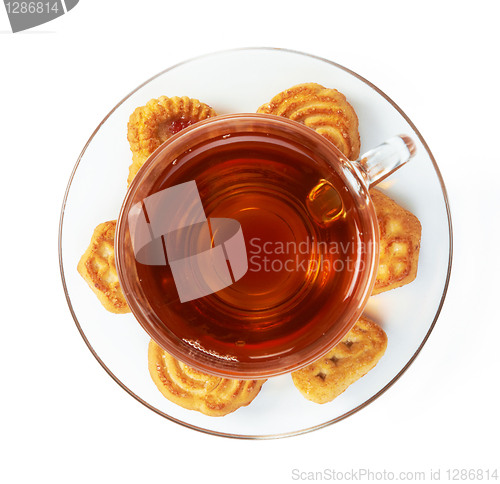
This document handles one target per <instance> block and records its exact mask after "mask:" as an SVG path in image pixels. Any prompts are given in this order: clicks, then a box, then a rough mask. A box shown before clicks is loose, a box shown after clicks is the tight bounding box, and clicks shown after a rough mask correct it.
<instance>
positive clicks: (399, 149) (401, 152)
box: [356, 134, 417, 188]
mask: <svg viewBox="0 0 500 484" xmlns="http://www.w3.org/2000/svg"><path fill="white" fill-rule="evenodd" d="M416 152H417V146H416V145H415V142H414V141H413V140H412V139H411V138H410V137H409V136H407V135H405V134H402V135H399V136H394V137H393V138H390V139H388V140H387V141H386V142H385V143H382V144H381V145H379V146H377V147H376V148H374V149H373V150H370V151H368V152H366V153H365V154H364V155H363V156H361V157H360V158H359V159H358V160H357V162H356V163H357V164H358V166H359V167H360V168H361V170H362V172H363V173H364V175H365V176H366V180H367V182H368V187H369V188H371V187H373V186H375V185H376V184H377V183H379V182H381V181H382V180H384V179H385V178H387V177H388V176H389V175H391V174H392V173H394V172H395V171H396V170H397V169H398V168H401V167H402V166H403V165H404V164H405V163H407V162H408V161H410V159H411V158H413V156H415V154H416Z"/></svg>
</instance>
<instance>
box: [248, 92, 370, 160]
mask: <svg viewBox="0 0 500 484" xmlns="http://www.w3.org/2000/svg"><path fill="white" fill-rule="evenodd" d="M257 112H258V113H263V114H274V115H276V116H283V117H285V118H289V119H293V120H294V121H297V122H299V123H303V124H305V125H306V126H308V127H309V128H312V129H314V130H316V132H317V133H319V134H320V135H322V136H324V137H325V138H327V139H328V140H330V141H331V142H332V143H333V144H334V145H335V146H336V147H337V148H338V149H339V150H340V151H342V153H343V154H344V155H345V156H347V157H348V158H349V159H350V160H356V159H357V158H358V156H359V150H360V141H359V132H358V116H357V115H356V112H355V111H354V109H353V108H352V106H351V105H350V104H349V103H348V102H347V100H346V98H345V96H344V95H343V94H342V93H340V92H339V91H337V90H336V89H328V88H326V87H323V86H321V85H320V84H316V83H314V82H309V83H305V84H298V85H296V86H293V87H291V88H290V89H287V90H286V91H283V92H280V93H279V94H277V95H276V96H274V97H273V98H272V99H271V101H270V102H269V103H268V104H264V105H262V106H261V107H260V108H259V109H258V110H257Z"/></svg>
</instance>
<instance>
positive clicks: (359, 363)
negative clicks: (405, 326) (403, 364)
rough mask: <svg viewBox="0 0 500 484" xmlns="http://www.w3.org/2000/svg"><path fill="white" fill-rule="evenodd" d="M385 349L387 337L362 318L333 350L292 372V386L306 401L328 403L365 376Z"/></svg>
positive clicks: (374, 325) (379, 328) (376, 326)
mask: <svg viewBox="0 0 500 484" xmlns="http://www.w3.org/2000/svg"><path fill="white" fill-rule="evenodd" d="M386 348H387V336H386V334H385V333H384V331H383V330H382V328H381V327H380V326H378V324H375V323H374V322H373V321H371V320H369V319H368V318H367V317H365V316H361V317H360V318H359V320H358V322H357V323H356V324H355V326H354V327H353V328H352V329H351V331H350V332H349V333H348V334H347V335H346V336H345V338H344V339H343V340H342V341H341V342H340V343H339V344H338V345H337V346H335V348H333V349H332V350H330V351H329V352H328V353H327V354H326V355H325V356H323V357H322V358H320V359H319V360H318V361H316V362H314V363H312V364H311V365H309V366H306V367H305V368H302V369H300V370H297V371H294V372H293V373H292V379H293V383H294V384H295V386H296V387H297V388H298V390H299V391H300V393H302V395H303V396H304V397H305V398H307V399H308V400H311V401H312V402H315V403H327V402H331V401H332V400H333V399H335V398H337V397H338V396H339V395H340V394H341V393H343V392H344V391H345V390H346V389H347V387H349V386H350V385H352V384H353V383H354V382H355V381H357V380H359V379H360V378H361V377H362V376H364V375H366V373H368V372H369V371H370V370H371V369H372V368H373V367H374V366H375V365H376V364H377V363H378V362H379V360H380V358H382V356H383V355H384V353H385V350H386Z"/></svg>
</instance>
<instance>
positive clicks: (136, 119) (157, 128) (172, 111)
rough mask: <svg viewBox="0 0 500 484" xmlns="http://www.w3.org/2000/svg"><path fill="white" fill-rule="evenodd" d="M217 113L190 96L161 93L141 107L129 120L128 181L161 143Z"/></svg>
mask: <svg viewBox="0 0 500 484" xmlns="http://www.w3.org/2000/svg"><path fill="white" fill-rule="evenodd" d="M213 116H217V114H216V112H215V111H214V110H213V109H212V108H211V107H210V106H208V105H207V104H204V103H202V102H200V101H198V99H190V98H188V97H187V96H183V97H177V96H176V97H166V96H161V97H160V98H158V99H151V100H150V101H149V102H148V103H147V104H146V105H145V106H141V107H139V108H137V109H136V110H135V111H134V112H133V113H132V114H131V116H130V119H129V122H128V132H127V139H128V141H129V143H130V150H131V151H132V164H131V165H130V168H129V176H128V184H129V185H130V182H131V181H132V179H133V178H134V176H135V175H136V173H137V172H138V171H139V168H140V167H141V166H142V165H143V164H144V163H145V161H146V160H147V159H148V158H149V156H150V155H151V154H152V153H153V151H154V150H156V148H158V146H160V145H161V144H162V143H164V142H165V141H166V140H168V139H169V138H170V137H171V136H173V135H174V134H175V133H177V132H179V131H180V130H181V129H184V128H186V127H187V126H190V125H191V124H194V123H197V122H198V121H201V120H202V119H207V118H211V117H213Z"/></svg>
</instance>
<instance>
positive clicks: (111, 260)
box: [78, 220, 130, 314]
mask: <svg viewBox="0 0 500 484" xmlns="http://www.w3.org/2000/svg"><path fill="white" fill-rule="evenodd" d="M115 229H116V220H113V221H111V222H104V223H102V224H100V225H98V226H97V227H96V229H95V230H94V234H93V235H92V239H91V240H90V245H89V246H88V248H87V250H86V251H85V253H84V254H83V256H82V257H81V259H80V262H79V263H78V272H79V273H80V275H81V276H82V277H83V278H84V279H85V280H86V281H87V283H88V285H89V286H90V288H91V289H92V290H93V291H94V292H95V294H96V295H97V297H98V298H99V301H101V303H102V305H103V306H104V307H105V308H106V309H107V310H108V311H111V312H112V313H117V314H124V313H129V312H130V309H129V307H128V305H127V302H126V301H125V297H124V296H123V292H122V289H121V287H120V282H119V281H118V274H117V272H116V266H115Z"/></svg>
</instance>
